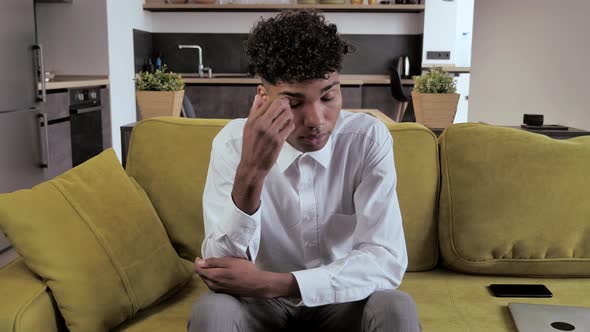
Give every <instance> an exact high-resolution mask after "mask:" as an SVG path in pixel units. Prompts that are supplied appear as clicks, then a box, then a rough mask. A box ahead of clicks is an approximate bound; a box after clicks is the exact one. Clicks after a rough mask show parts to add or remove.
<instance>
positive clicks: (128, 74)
mask: <svg viewBox="0 0 590 332" xmlns="http://www.w3.org/2000/svg"><path fill="white" fill-rule="evenodd" d="M76 1H79V0H76ZM107 17H108V19H107V27H108V57H109V79H110V90H111V122H112V132H113V148H114V149H115V151H116V152H117V155H118V156H119V158H121V133H120V127H121V126H122V125H125V124H128V123H131V122H135V121H136V115H135V85H134V81H133V78H134V73H135V71H134V64H133V29H140V30H144V31H151V30H152V27H151V25H152V23H151V13H150V12H147V11H144V10H143V0H124V1H122V0H107Z"/></svg>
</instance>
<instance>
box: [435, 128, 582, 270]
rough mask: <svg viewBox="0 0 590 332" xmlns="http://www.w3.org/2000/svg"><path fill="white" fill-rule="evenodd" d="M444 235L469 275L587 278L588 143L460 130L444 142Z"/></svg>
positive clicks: (448, 255) (445, 252) (446, 252)
mask: <svg viewBox="0 0 590 332" xmlns="http://www.w3.org/2000/svg"><path fill="white" fill-rule="evenodd" d="M440 154H441V171H442V188H441V198H440V220H439V222H440V223H439V235H440V247H441V258H442V261H443V262H444V265H446V266H447V267H449V268H451V269H454V270H457V271H460V272H467V273H480V274H498V275H517V276H590V136H586V137H578V138H574V139H569V140H557V139H552V138H549V137H547V136H544V135H539V134H532V133H529V132H526V131H523V130H518V129H511V128H503V127H496V126H490V125H483V124H474V123H467V124H457V125H453V126H451V127H449V128H447V129H446V131H445V132H444V133H443V135H442V136H441V137H440Z"/></svg>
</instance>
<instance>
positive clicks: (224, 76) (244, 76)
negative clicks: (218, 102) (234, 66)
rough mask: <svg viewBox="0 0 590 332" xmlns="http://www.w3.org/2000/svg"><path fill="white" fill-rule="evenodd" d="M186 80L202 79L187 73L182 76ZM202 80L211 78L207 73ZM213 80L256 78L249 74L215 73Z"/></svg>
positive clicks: (194, 74)
mask: <svg viewBox="0 0 590 332" xmlns="http://www.w3.org/2000/svg"><path fill="white" fill-rule="evenodd" d="M181 76H182V77H184V78H200V77H199V74H197V73H187V74H181ZM202 78H209V77H208V76H207V73H205V75H204V77H202ZM211 78H254V76H252V75H250V74H249V73H213V75H212V77H211Z"/></svg>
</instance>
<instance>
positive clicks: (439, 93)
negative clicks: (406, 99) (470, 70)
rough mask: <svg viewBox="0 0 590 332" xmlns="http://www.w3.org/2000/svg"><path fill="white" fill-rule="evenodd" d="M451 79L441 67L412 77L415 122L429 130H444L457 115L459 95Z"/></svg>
mask: <svg viewBox="0 0 590 332" xmlns="http://www.w3.org/2000/svg"><path fill="white" fill-rule="evenodd" d="M456 91H457V87H456V86H455V81H454V80H453V77H452V76H451V75H450V74H449V73H448V72H446V71H444V70H443V69H442V68H441V67H434V68H432V70H430V71H429V72H426V73H423V74H422V75H420V76H414V90H413V91H412V101H413V102H414V114H415V115H416V122H418V123H421V124H423V125H425V126H426V127H429V128H446V127H448V126H450V125H451V124H452V123H453V120H454V119H455V113H457V103H458V102H459V94H457V93H456Z"/></svg>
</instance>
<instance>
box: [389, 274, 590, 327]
mask: <svg viewBox="0 0 590 332" xmlns="http://www.w3.org/2000/svg"><path fill="white" fill-rule="evenodd" d="M503 283H504V284H510V283H512V284H520V283H522V284H544V285H546V286H547V288H549V290H550V291H551V292H552V293H553V297H552V298H536V299H535V298H518V299H517V298H500V297H494V296H493V295H492V294H491V292H490V291H489V289H488V286H489V285H490V284H503ZM400 289H401V290H403V291H405V292H407V293H409V294H410V295H411V296H412V297H413V298H414V301H416V306H417V308H418V318H419V319H420V323H421V324H422V330H423V331H425V332H428V331H436V332H472V331H477V332H517V330H516V327H515V326H514V322H513V321H512V317H511V315H510V311H509V310H508V303H510V302H520V303H537V304H550V305H564V306H579V307H590V297H588V296H581V294H587V293H588V289H590V278H545V279H543V278H532V277H527V278H523V277H502V276H478V275H467V274H459V273H455V272H452V271H448V270H445V269H441V268H438V269H436V270H432V271H428V272H414V273H406V275H405V276H404V281H403V282H402V284H401V286H400Z"/></svg>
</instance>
